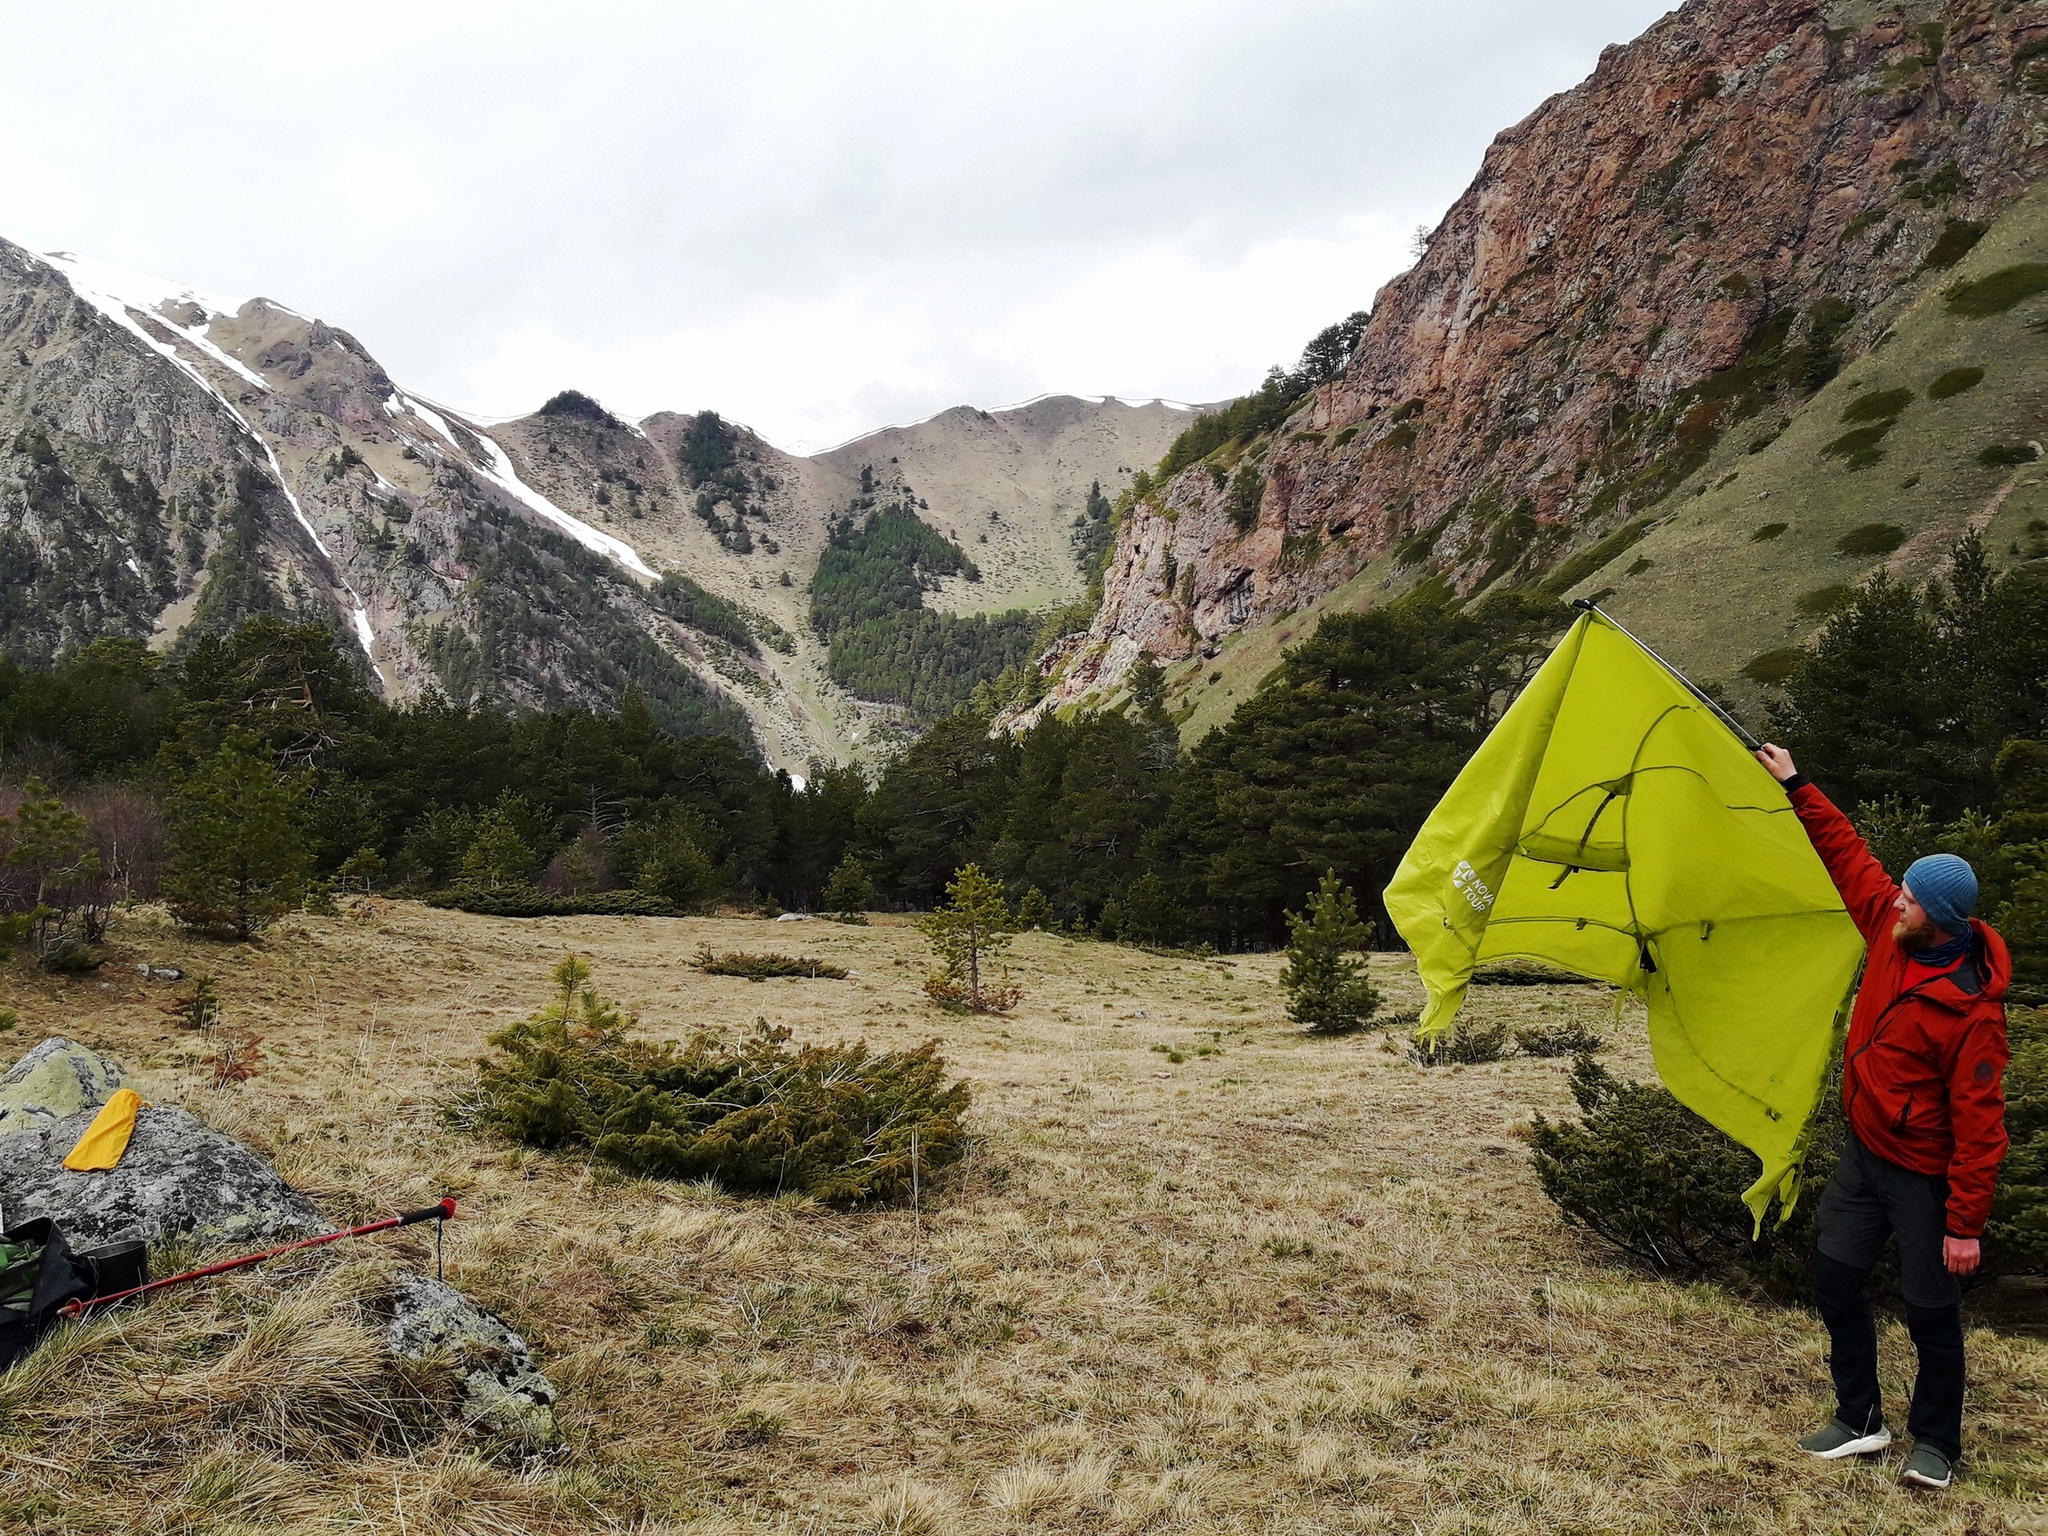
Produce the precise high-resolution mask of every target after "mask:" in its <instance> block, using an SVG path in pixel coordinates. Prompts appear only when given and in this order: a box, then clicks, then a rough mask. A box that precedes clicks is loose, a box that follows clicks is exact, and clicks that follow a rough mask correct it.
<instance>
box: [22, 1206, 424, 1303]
mask: <svg viewBox="0 0 2048 1536" xmlns="http://www.w3.org/2000/svg"><path fill="white" fill-rule="evenodd" d="M454 1214H455V1199H454V1197H453V1196H452V1195H451V1196H447V1197H445V1198H443V1199H441V1200H440V1201H437V1202H436V1203H435V1204H433V1205H430V1206H427V1207H426V1208H425V1209H424V1210H418V1211H407V1212H406V1213H405V1214H404V1215H402V1216H386V1217H385V1218H384V1219H383V1220H382V1221H369V1222H365V1223H364V1224H363V1225H362V1226H360V1227H350V1228H349V1229H348V1230H347V1231H345V1232H323V1233H321V1234H320V1235H319V1236H318V1237H305V1238H301V1239H299V1241H297V1242H296V1243H286V1244H285V1245H284V1246H283V1247H281V1248H270V1249H266V1250H265V1251H264V1252H262V1253H248V1254H244V1255H243V1256H242V1257H241V1258H239V1259H226V1260H224V1261H222V1262H221V1263H219V1264H209V1265H207V1266H206V1267H205V1268H204V1269H188V1270H186V1271H185V1273H183V1274H182V1275H169V1276H166V1277H165V1278H164V1279H162V1280H152V1281H150V1282H149V1284H147V1285H138V1286H134V1287H132V1288H130V1289H128V1290H125V1291H115V1292H114V1293H113V1294H112V1295H110V1296H95V1297H93V1298H91V1299H90V1300H85V1301H82V1300H78V1299H75V1298H74V1299H73V1300H71V1301H67V1302H65V1303H64V1305H63V1306H62V1307H60V1308H58V1310H59V1311H60V1312H62V1313H63V1314H64V1316H66V1317H68V1318H70V1319H72V1320H73V1321H76V1320H77V1319H78V1318H81V1317H83V1316H84V1315H85V1310H86V1308H88V1307H103V1306H105V1305H106V1304H107V1303H108V1302H110V1301H126V1300H128V1299H129V1298H130V1297H131V1296H147V1295H148V1294H149V1293H150V1292H151V1291H161V1290H163V1289H165V1288H166V1287H168V1286H173V1285H186V1284H188V1283H190V1282H191V1281H194V1280H204V1279H206V1278H207V1277H208V1276H209V1275H224V1274H226V1273H227V1272H228V1271H229V1270H231V1269H247V1268H248V1267H249V1266H250V1265H251V1264H261V1263H263V1262H265V1261H266V1260H268V1259H274V1258H276V1257H278V1256H279V1255H280V1254H286V1253H295V1252H297V1251H298V1250H299V1249H301V1248H317V1247H319V1246H320V1245H321V1244H322V1243H338V1242H340V1241H341V1240H342V1239H343V1238H344V1237H366V1236H368V1235H369V1234H370V1233H372V1232H388V1231H390V1230H391V1229H392V1228H394V1227H409V1226H411V1225H413V1224H414V1223H415V1222H421V1221H434V1222H445V1221H447V1220H448V1219H449V1218H450V1217H451V1216H453V1215H454ZM439 1235H440V1229H439V1228H436V1229H435V1236H436V1240H437V1246H438V1239H439Z"/></svg>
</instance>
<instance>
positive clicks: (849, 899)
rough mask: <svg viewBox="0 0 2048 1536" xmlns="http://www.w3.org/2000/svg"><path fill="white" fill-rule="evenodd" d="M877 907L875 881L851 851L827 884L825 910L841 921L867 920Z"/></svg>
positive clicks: (833, 872) (862, 921) (840, 862)
mask: <svg viewBox="0 0 2048 1536" xmlns="http://www.w3.org/2000/svg"><path fill="white" fill-rule="evenodd" d="M874 904H875V882H874V881H872V880H870V879H869V878H868V872H867V870H866V869H865V868H864V867H863V866H862V865H861V862H860V860H859V859H857V858H855V857H854V856H853V854H852V852H851V851H849V852H848V853H847V855H846V857H845V858H843V859H841V860H840V861H839V867H838V868H837V869H835V870H833V871H832V878H831V879H830V880H828V881H827V882H826V883H825V910H826V911H828V912H830V913H832V914H833V915H834V916H835V917H837V918H838V919H839V920H840V921H841V922H861V923H864V922H866V921H867V913H868V910H869V909H870V908H872V907H873V906H874Z"/></svg>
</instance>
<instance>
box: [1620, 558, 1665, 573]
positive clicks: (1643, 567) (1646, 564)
mask: <svg viewBox="0 0 2048 1536" xmlns="http://www.w3.org/2000/svg"><path fill="white" fill-rule="evenodd" d="M1656 563H1657V562H1656V561H1654V560H1652V559H1651V558H1650V557H1649V556H1648V555H1638V556H1636V558H1635V559H1634V560H1633V561H1631V562H1630V564H1629V568H1628V569H1627V570H1625V571H1623V572H1622V575H1624V576H1640V575H1642V574H1643V572H1645V571H1647V570H1648V569H1649V568H1650V567H1651V566H1653V565H1655V564H1656Z"/></svg>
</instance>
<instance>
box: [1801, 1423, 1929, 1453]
mask: <svg viewBox="0 0 2048 1536" xmlns="http://www.w3.org/2000/svg"><path fill="white" fill-rule="evenodd" d="M1891 1443H1892V1432H1891V1431H1890V1430H1888V1429H1886V1428H1885V1427H1884V1426H1883V1425H1882V1424H1880V1425H1878V1426H1877V1428H1876V1429H1874V1430H1871V1431H1870V1432H1869V1433H1868V1434H1865V1433H1864V1432H1863V1431H1862V1430H1860V1429H1851V1428H1850V1427H1849V1426H1848V1425H1847V1424H1844V1423H1843V1422H1842V1421H1841V1420H1840V1419H1830V1420H1828V1422H1827V1423H1826V1424H1825V1425H1824V1426H1822V1427H1821V1428H1819V1429H1816V1430H1815V1431H1814V1432H1813V1433H1812V1434H1810V1435H1805V1436H1802V1437H1801V1439H1800V1441H1799V1448H1800V1449H1801V1450H1802V1451H1806V1452H1808V1453H1810V1454H1811V1455H1814V1456H1818V1457H1820V1458H1821V1459H1822V1460H1823V1461H1839V1460H1840V1459H1841V1458H1842V1457H1844V1456H1870V1455H1873V1454H1875V1453H1876V1452H1878V1451H1881V1450H1883V1449H1884V1448H1885V1447H1886V1446H1888V1445H1890V1444H1891ZM1930 1454H1931V1453H1930Z"/></svg>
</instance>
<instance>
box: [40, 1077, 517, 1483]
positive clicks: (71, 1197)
mask: <svg viewBox="0 0 2048 1536" xmlns="http://www.w3.org/2000/svg"><path fill="white" fill-rule="evenodd" d="M124 1076H125V1074H124V1073H123V1071H122V1069H121V1067H120V1065H119V1064H118V1063H116V1062H113V1061H109V1060H108V1059H107V1058H106V1057H104V1056H101V1055H99V1054H98V1053H97V1052H95V1051H92V1050H89V1049H88V1048H86V1047H84V1046H81V1045H76V1044H74V1043H72V1042H71V1041H69V1040H61V1039H59V1040H45V1041H44V1042H43V1043H42V1044H41V1045H39V1046H37V1047H36V1048H35V1049H34V1050H32V1051H30V1052H29V1053H28V1054H27V1055H26V1056H24V1057H23V1058H22V1059H21V1060H20V1061H19V1062H17V1063H16V1064H15V1065H14V1066H13V1067H12V1068H11V1069H9V1071H8V1072H7V1073H6V1074H5V1075H4V1076H0V1225H6V1226H11V1225H14V1224H17V1223H19V1222H23V1221H27V1220H29V1219H31V1218H33V1217H37V1216H48V1217H51V1218H52V1219H54V1220H55V1221H56V1223H57V1225H58V1226H59V1227H60V1228H62V1230H63V1232H64V1234H65V1236H66V1237H67V1238H68V1239H69V1240H70V1242H71V1244H72V1246H73V1247H75V1248H88V1247H94V1246H97V1245H99V1244H102V1243H109V1242H114V1241H117V1240H121V1239H128V1238H140V1239H143V1240H145V1241H147V1242H149V1243H150V1244H151V1245H152V1246H153V1245H155V1244H156V1243H159V1242H161V1241H162V1240H163V1239H165V1238H168V1237H183V1238H192V1239H196V1240H198V1241H200V1242H203V1243H206V1244H208V1245H223V1246H224V1245H228V1244H254V1243H259V1242H267V1241H276V1242H286V1241H290V1240H291V1239H293V1238H300V1237H313V1236H317V1235H319V1234H320V1233H323V1232H331V1231H333V1230H334V1227H333V1224H332V1223H330V1222H329V1221H328V1220H327V1219H326V1218H325V1217H323V1216H322V1215H321V1214H320V1212H319V1211H318V1210H317V1209H316V1208H315V1207H314V1205H313V1203H312V1202H311V1201H310V1200H308V1199H307V1198H306V1197H305V1196H304V1195H302V1194H300V1193H299V1192H298V1191H297V1190H295V1189H293V1188H292V1187H291V1186H290V1185H289V1184H287V1183H285V1181H284V1180H283V1179H282V1178H280V1177H279V1176H278V1173H277V1170H276V1169H274V1168H272V1167H271V1166H270V1164H269V1163H267V1162H266V1161H264V1159H263V1158H261V1157H259V1156H258V1155H257V1154H256V1153H254V1152H252V1151H250V1150H249V1148H247V1147H245V1146H243V1145H242V1144H241V1143H240V1142H238V1141H236V1140H234V1139H233V1138H232V1137H228V1136H223V1135H222V1134H221V1133H220V1132H218V1131H216V1130H213V1129H212V1128H211V1127H209V1126H207V1125H205V1124H203V1123H202V1122H200V1121H199V1120H197V1119H196V1118H194V1117H193V1116H192V1115H190V1114H188V1113H187V1112H186V1111H184V1110H182V1109H178V1108H175V1107H171V1106H163V1105H146V1106H145V1107H144V1108H143V1109H142V1110H141V1111H140V1113H139V1114H138V1115H137V1116H136V1121H135V1133H134V1135H133V1136H132V1137H131V1138H130V1140H129V1142H128V1149H127V1151H125V1152H124V1153H123V1154H122V1156H121V1161H120V1163H119V1164H118V1165H117V1166H115V1167H114V1168H111V1169H109V1170H106V1171H105V1172H93V1173H74V1172H72V1171H71V1170H70V1169H68V1168H66V1167H64V1165H63V1160H64V1156H65V1154H66V1153H68V1152H69V1151H70V1150H71V1148H72V1145H73V1144H74V1143H75V1142H76V1141H77V1140H78V1138H79V1136H80V1135H81V1134H82V1133H83V1132H84V1130H85V1128H86V1127H87V1126H88V1125H90V1124H91V1123H92V1119H93V1116H94V1115H95V1114H96V1113H97V1112H98V1110H99V1109H100V1107H101V1106H102V1105H103V1104H105V1103H106V1101H107V1099H108V1098H109V1097H110V1096H111V1095H112V1093H113V1091H114V1090H115V1089H116V1088H119V1087H121V1086H122V1085H123V1079H124ZM388 1306H389V1308H390V1324H389V1330H388V1339H389V1343H390V1346H391V1349H392V1352H393V1353H394V1354H397V1355H400V1356H402V1357H404V1358H406V1359H411V1360H423V1359H429V1358H434V1357H439V1356H443V1355H445V1356H448V1357H449V1358H451V1359H452V1361H453V1363H454V1365H455V1367H456V1369H457V1370H459V1371H460V1372H461V1373H462V1412H463V1418H464V1421H465V1423H466V1424H468V1425H469V1427H471V1428H472V1429H475V1430H478V1431H479V1432H483V1433H488V1434H491V1435H498V1436H504V1437H506V1438H508V1439H512V1440H517V1441H520V1442H522V1443H525V1444H529V1445H544V1444H547V1443H549V1442H551V1441H553V1440H554V1438H555V1436H556V1427H555V1418H554V1407H553V1404H554V1401H555V1390H554V1387H553V1386H552V1385H551V1384H550V1383H549V1381H548V1379H547V1377H546V1376H544V1375H542V1374H541V1373H540V1371H539V1370H537V1369H536V1368H535V1367H534V1364H533V1359H532V1354H531V1352H530V1351H529V1350H528V1348H527V1345H526V1341H525V1340H524V1339H523V1338H521V1337H520V1336H519V1334H518V1333H517V1332H515V1331H514V1330H513V1329H512V1327H511V1325H510V1324H508V1323H506V1322H505V1320H504V1319H503V1318H501V1317H499V1316H497V1315H496V1314H495V1313H492V1312H487V1311H485V1310H484V1309H483V1308H481V1307H479V1306H477V1305H476V1303H475V1302H473V1301H470V1300H469V1299H468V1298H467V1297H465V1296H464V1295H463V1294H462V1293H461V1292H460V1291H457V1290H456V1289H455V1288H454V1287H452V1286H450V1285H448V1284H446V1283H444V1282H443V1281H440V1280H436V1279H433V1278H431V1277H429V1276H426V1275H418V1274H414V1273H413V1272H411V1271H410V1270H405V1269H399V1270H396V1271H395V1272H394V1273H393V1275H392V1280H391V1289H390V1292H389V1296H388Z"/></svg>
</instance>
